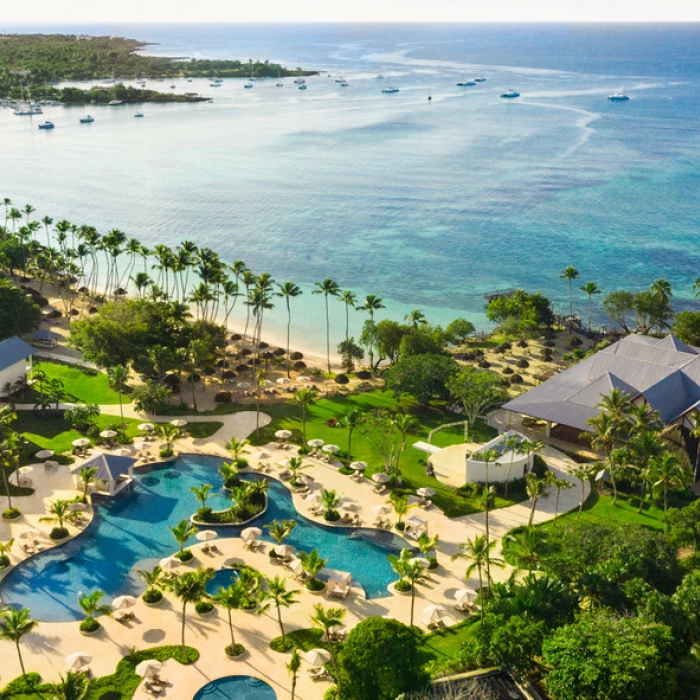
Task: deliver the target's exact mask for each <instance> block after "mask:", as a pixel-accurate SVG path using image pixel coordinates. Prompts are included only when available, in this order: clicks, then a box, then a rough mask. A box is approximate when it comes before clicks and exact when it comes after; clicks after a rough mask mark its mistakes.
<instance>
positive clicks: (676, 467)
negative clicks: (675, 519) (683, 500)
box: [651, 452, 690, 514]
mask: <svg viewBox="0 0 700 700" xmlns="http://www.w3.org/2000/svg"><path fill="white" fill-rule="evenodd" d="M651 465H652V467H651V470H652V471H651V473H652V478H653V479H654V482H653V485H652V488H655V489H659V488H660V489H661V490H662V491H663V494H664V514H666V512H667V511H668V490H669V489H673V488H676V489H681V488H683V487H684V486H685V485H687V484H688V482H689V481H690V474H689V473H688V472H687V470H686V469H685V467H684V466H683V463H682V462H681V461H680V459H678V457H676V455H674V454H673V453H672V452H664V453H663V454H662V455H661V457H654V458H652V462H651Z"/></svg>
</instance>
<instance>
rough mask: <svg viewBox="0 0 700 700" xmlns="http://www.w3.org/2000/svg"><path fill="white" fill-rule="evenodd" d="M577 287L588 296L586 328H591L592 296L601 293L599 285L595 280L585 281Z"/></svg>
mask: <svg viewBox="0 0 700 700" xmlns="http://www.w3.org/2000/svg"><path fill="white" fill-rule="evenodd" d="M579 289H580V290H581V291H582V292H583V293H584V294H586V296H587V297H588V329H589V330H591V331H592V330H593V297H594V296H595V295H596V294H602V292H601V290H600V287H598V285H597V284H596V283H595V282H586V284H584V285H583V286H582V287H579Z"/></svg>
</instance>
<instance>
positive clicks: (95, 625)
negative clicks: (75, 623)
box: [80, 617, 102, 632]
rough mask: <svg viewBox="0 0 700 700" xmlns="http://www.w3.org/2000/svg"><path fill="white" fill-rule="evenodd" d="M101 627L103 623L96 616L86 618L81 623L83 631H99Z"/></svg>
mask: <svg viewBox="0 0 700 700" xmlns="http://www.w3.org/2000/svg"><path fill="white" fill-rule="evenodd" d="M100 627H102V625H101V624H100V623H99V621H98V620H96V619H95V618H94V617H88V618H85V619H84V620H83V621H82V622H81V623H80V631H81V632H97V630H98V629H100Z"/></svg>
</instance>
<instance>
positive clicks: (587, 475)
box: [571, 464, 596, 520]
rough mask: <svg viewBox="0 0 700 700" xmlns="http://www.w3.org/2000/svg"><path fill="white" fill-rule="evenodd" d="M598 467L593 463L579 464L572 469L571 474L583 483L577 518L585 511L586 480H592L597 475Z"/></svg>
mask: <svg viewBox="0 0 700 700" xmlns="http://www.w3.org/2000/svg"><path fill="white" fill-rule="evenodd" d="M595 474H596V467H595V465H591V464H577V465H576V466H575V467H574V468H573V469H571V476H573V477H574V478H576V479H578V481H579V483H580V484H581V499H580V500H579V504H578V515H577V516H576V520H580V519H581V512H582V511H583V502H584V500H585V496H586V482H587V481H591V479H593V478H594V477H595Z"/></svg>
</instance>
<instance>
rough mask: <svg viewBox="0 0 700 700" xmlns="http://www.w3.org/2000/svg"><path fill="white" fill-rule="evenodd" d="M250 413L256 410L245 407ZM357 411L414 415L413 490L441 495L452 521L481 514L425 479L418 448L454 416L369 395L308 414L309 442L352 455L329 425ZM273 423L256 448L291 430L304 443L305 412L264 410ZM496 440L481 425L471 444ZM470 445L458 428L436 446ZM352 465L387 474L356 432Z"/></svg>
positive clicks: (408, 453)
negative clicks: (316, 441)
mask: <svg viewBox="0 0 700 700" xmlns="http://www.w3.org/2000/svg"><path fill="white" fill-rule="evenodd" d="M244 408H245V409H247V410H250V407H248V406H246V407H244ZM353 408H357V409H359V410H360V411H365V412H366V411H373V410H377V409H386V410H388V411H392V412H406V413H410V414H411V415H412V416H413V417H414V418H415V419H416V420H417V422H418V425H417V427H416V428H415V429H414V430H413V431H412V432H410V433H409V434H408V436H407V440H406V443H407V447H406V450H405V452H403V453H402V455H401V463H400V466H401V471H402V473H403V475H404V477H405V478H406V480H407V481H408V482H409V483H410V486H411V487H412V488H413V489H415V488H420V487H421V486H428V487H430V488H432V489H434V490H435V491H436V492H437V493H436V495H435V496H434V497H433V499H432V500H433V502H434V503H435V504H436V505H437V506H438V507H440V508H442V510H443V511H444V512H445V514H446V515H448V516H449V517H455V516H458V515H467V514H469V513H475V512H478V511H479V510H481V508H480V506H479V503H478V500H479V499H478V498H476V497H473V496H467V495H461V494H459V493H457V492H456V491H455V490H454V489H453V488H451V487H449V486H445V485H443V484H441V483H440V482H439V481H437V480H436V479H434V478H431V477H427V476H426V475H425V457H426V455H425V453H423V452H420V451H419V450H416V449H414V448H413V447H412V445H413V443H414V442H417V441H418V440H426V439H427V437H428V433H429V432H430V430H432V429H433V428H436V427H437V426H439V425H442V424H444V423H451V422H454V421H455V420H459V417H458V416H455V414H453V413H447V412H445V411H442V410H440V409H437V408H432V407H431V408H428V407H425V406H420V405H418V404H417V403H416V402H415V401H413V400H412V399H401V400H399V399H396V398H394V396H393V394H392V393H391V392H388V391H379V390H376V391H369V392H363V393H357V394H351V395H349V396H337V397H333V398H324V399H319V400H318V402H317V403H316V404H315V405H314V406H312V407H311V408H310V409H309V411H308V419H307V425H306V435H307V438H308V439H311V438H320V439H321V440H324V441H325V442H327V443H333V444H336V445H339V446H340V447H341V449H343V450H345V449H347V440H348V432H347V430H346V429H345V428H343V427H342V426H336V427H330V426H329V425H328V424H327V421H328V420H329V419H331V418H335V419H336V420H337V419H340V418H342V417H343V416H344V415H346V414H347V413H349V412H350V411H351V410H352V409H353ZM262 410H263V411H264V412H265V413H268V414H269V415H270V416H271V417H272V423H270V425H268V426H266V427H265V428H263V429H261V430H260V435H259V437H258V438H257V439H256V438H255V434H253V435H252V436H251V440H252V441H253V443H254V444H265V443H267V442H270V441H271V440H274V433H275V431H277V430H279V429H281V428H286V429H287V430H291V431H292V432H293V433H294V439H295V440H296V441H297V442H299V441H300V438H301V409H300V408H299V407H298V406H296V405H294V404H277V405H272V406H265V407H264V408H263V409H262ZM495 435H496V431H495V430H493V428H491V427H489V426H487V425H486V424H485V423H483V422H482V421H478V422H477V423H476V424H475V425H474V426H472V428H471V430H470V438H471V439H476V440H478V441H479V442H484V441H486V440H489V439H491V438H492V437H494V436H495ZM463 441H464V428H463V427H462V426H461V425H460V426H455V427H452V428H446V429H444V430H441V431H439V432H438V433H436V434H435V435H434V436H433V441H432V442H433V444H435V445H438V446H440V447H445V446H447V445H455V444H458V443H461V442H463ZM352 459H353V460H362V461H364V462H367V464H368V465H369V469H368V470H367V472H366V473H367V474H368V475H371V474H374V473H375V472H379V471H384V463H383V459H382V456H381V455H380V454H379V453H378V452H377V451H376V448H375V446H374V445H373V444H372V442H371V441H370V439H369V438H368V437H367V436H366V435H363V433H362V432H361V430H355V431H354V432H353V438H352ZM523 497H524V495H523V494H520V495H517V494H516V495H514V498H515V500H505V499H502V498H498V499H496V506H497V507H502V506H505V505H510V504H512V503H514V502H516V501H517V500H522V498H523Z"/></svg>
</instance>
